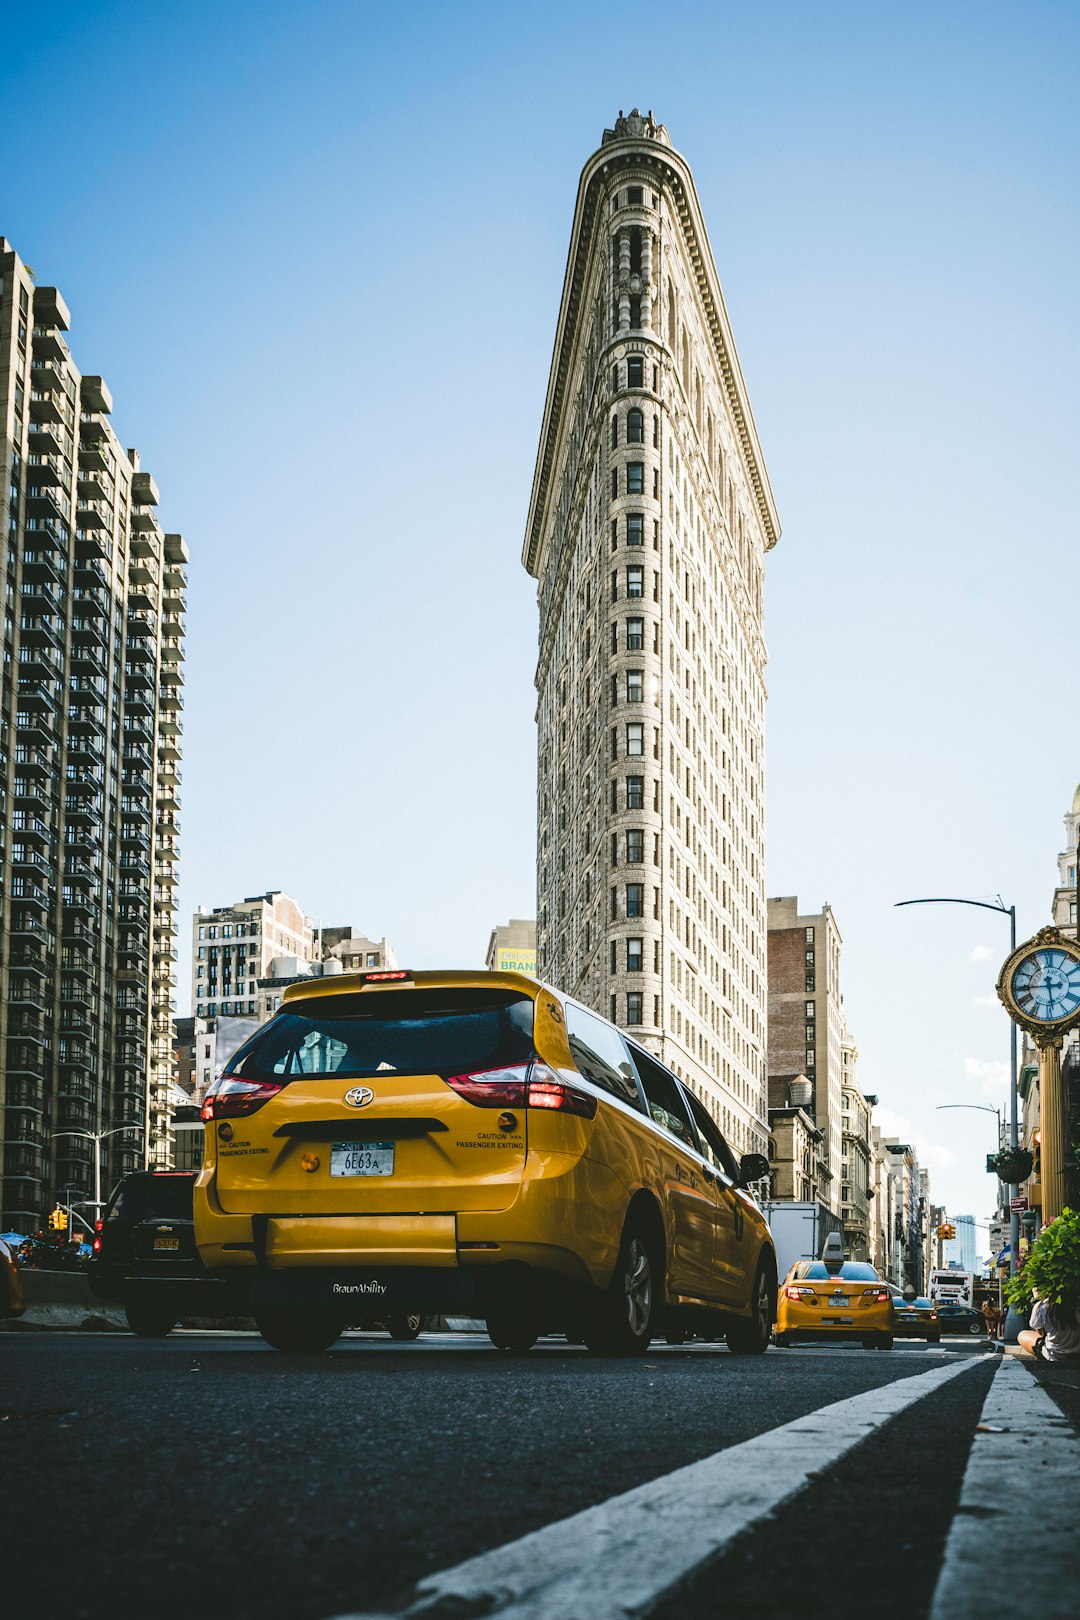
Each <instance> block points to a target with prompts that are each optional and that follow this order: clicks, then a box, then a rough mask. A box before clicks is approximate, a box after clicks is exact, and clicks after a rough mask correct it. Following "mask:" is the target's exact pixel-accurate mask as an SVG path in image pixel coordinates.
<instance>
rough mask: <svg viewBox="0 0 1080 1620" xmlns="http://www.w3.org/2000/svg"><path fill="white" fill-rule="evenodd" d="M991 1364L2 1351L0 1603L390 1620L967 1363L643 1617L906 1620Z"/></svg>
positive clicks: (256, 1346)
mask: <svg viewBox="0 0 1080 1620" xmlns="http://www.w3.org/2000/svg"><path fill="white" fill-rule="evenodd" d="M998 1359H999V1358H997V1357H995V1356H993V1355H991V1354H988V1353H987V1350H986V1346H985V1343H983V1342H981V1341H975V1342H971V1341H964V1340H951V1341H946V1345H945V1346H943V1347H941V1349H937V1348H936V1347H935V1348H930V1347H927V1346H925V1345H923V1344H922V1343H920V1342H918V1341H916V1342H911V1343H905V1344H902V1345H898V1346H897V1348H896V1349H895V1350H894V1351H892V1352H880V1351H874V1352H868V1351H863V1350H861V1349H859V1348H858V1347H851V1348H848V1347H837V1348H835V1349H831V1350H830V1349H825V1348H816V1347H815V1348H809V1347H807V1348H798V1349H794V1350H786V1351H777V1350H770V1351H769V1352H768V1353H767V1354H766V1355H765V1356H764V1357H762V1358H752V1357H751V1358H740V1357H733V1356H730V1355H729V1354H728V1353H727V1351H726V1350H725V1349H723V1348H718V1347H713V1346H693V1345H692V1346H686V1347H683V1348H672V1347H668V1346H664V1347H657V1348H656V1349H655V1350H654V1351H653V1352H652V1353H651V1354H650V1355H648V1356H647V1357H646V1358H645V1359H644V1360H642V1361H636V1362H626V1361H614V1360H596V1359H593V1358H591V1357H589V1356H587V1355H586V1354H585V1352H584V1351H582V1350H578V1349H571V1348H569V1347H567V1346H566V1345H564V1344H562V1343H561V1341H548V1342H545V1343H544V1344H542V1345H540V1346H539V1347H538V1348H537V1349H536V1350H535V1351H534V1352H532V1354H530V1355H529V1356H526V1357H516V1358H515V1357H504V1356H502V1355H500V1354H499V1353H498V1352H496V1351H495V1350H493V1349H492V1348H491V1347H490V1345H489V1344H488V1341H487V1339H486V1338H483V1337H469V1336H425V1338H423V1339H421V1340H420V1341H419V1342H418V1343H417V1344H415V1345H395V1344H391V1343H390V1342H389V1341H388V1340H387V1339H386V1338H385V1337H384V1336H381V1335H375V1334H366V1335H350V1336H348V1337H346V1338H345V1339H343V1340H342V1341H341V1342H340V1344H339V1346H338V1347H337V1348H336V1349H335V1350H334V1351H333V1352H331V1353H330V1354H329V1355H327V1356H324V1357H320V1358H314V1359H308V1358H291V1357H286V1356H282V1355H280V1354H278V1353H277V1352H274V1351H271V1350H269V1349H268V1348H266V1347H265V1346H264V1345H263V1343H262V1341H261V1340H260V1339H259V1338H257V1337H256V1336H253V1335H242V1334H212V1335H196V1334H186V1333H176V1334H174V1335H172V1336H171V1337H170V1338H168V1339H165V1340H160V1341H148V1340H138V1339H135V1338H133V1337H130V1336H128V1335H126V1334H101V1335H94V1334H61V1333H56V1334H46V1333H39V1334H31V1333H19V1334H16V1333H9V1334H4V1335H0V1478H2V1479H3V1481H4V1486H5V1488H4V1491H3V1501H4V1511H5V1521H6V1532H7V1534H6V1537H5V1542H6V1547H5V1557H4V1564H5V1566H6V1568H5V1571H4V1574H3V1577H2V1581H0V1585H2V1588H3V1590H4V1595H5V1598H6V1599H7V1600H8V1602H10V1603H11V1604H12V1607H11V1608H10V1609H9V1611H8V1612H11V1613H13V1614H18V1615H27V1616H30V1615H32V1616H34V1617H35V1620H37V1617H40V1620H52V1617H53V1616H55V1617H57V1620H60V1617H63V1620H97V1617H99V1616H102V1617H103V1616H109V1617H110V1620H116V1617H118V1616H119V1617H120V1620H126V1617H127V1616H136V1615H138V1616H142V1615H153V1616H155V1617H159V1620H172V1617H173V1616H177V1617H178V1616H180V1615H184V1616H188V1615H190V1614H191V1613H192V1612H196V1613H198V1614H199V1615H201V1616H202V1617H203V1620H248V1617H259V1620H278V1617H281V1620H286V1617H287V1620H328V1617H330V1616H335V1615H339V1614H343V1613H348V1612H357V1611H373V1610H380V1609H382V1610H385V1609H387V1608H393V1607H396V1606H399V1605H400V1604H403V1603H405V1601H406V1600H407V1599H408V1597H409V1594H410V1592H411V1589H412V1587H413V1585H414V1583H415V1582H417V1581H418V1580H419V1579H421V1578H422V1577H424V1576H427V1575H431V1574H433V1573H435V1572H437V1571H441V1570H445V1569H447V1568H448V1567H450V1566H453V1565H457V1564H459V1563H460V1562H461V1561H462V1560H464V1559H468V1558H471V1557H473V1556H474V1555H476V1554H478V1553H481V1552H484V1551H485V1550H487V1549H490V1548H495V1547H501V1546H502V1545H503V1544H504V1543H507V1542H511V1541H514V1540H515V1539H516V1538H518V1537H521V1536H523V1535H524V1534H526V1533H527V1532H529V1531H532V1530H536V1529H539V1528H540V1527H542V1526H544V1525H547V1524H548V1523H549V1522H551V1521H553V1520H558V1519H561V1518H565V1517H567V1516H569V1515H571V1514H575V1513H578V1512H579V1511H580V1510H582V1509H584V1508H588V1507H591V1506H592V1505H593V1504H596V1503H601V1502H605V1501H606V1500H607V1499H608V1498H610V1497H612V1496H614V1495H616V1494H617V1493H620V1492H623V1491H626V1490H628V1489H630V1488H631V1487H633V1486H638V1485H641V1484H642V1483H643V1482H646V1481H650V1480H656V1479H658V1477H659V1476H662V1475H666V1474H668V1473H669V1472H670V1471H672V1470H674V1469H678V1468H680V1467H682V1466H684V1465H686V1464H688V1463H693V1462H696V1461H697V1460H698V1459H701V1458H706V1457H709V1456H711V1455H712V1454H713V1453H716V1452H720V1451H723V1450H726V1449H728V1448H730V1447H732V1446H735V1445H738V1444H740V1443H741V1442H744V1441H748V1440H751V1439H754V1438H755V1437H757V1436H761V1435H765V1434H766V1433H768V1431H771V1430H775V1429H777V1428H778V1427H779V1426H780V1425H783V1424H787V1423H790V1422H791V1421H792V1420H794V1419H797V1418H802V1417H805V1416H807V1415H808V1414H812V1413H815V1412H818V1411H819V1410H820V1409H821V1408H822V1407H824V1406H827V1405H829V1404H830V1403H833V1402H837V1401H842V1400H845V1399H847V1398H849V1397H851V1396H854V1395H857V1394H860V1393H861V1392H864V1391H869V1390H874V1389H878V1388H880V1387H881V1386H884V1385H889V1384H892V1383H894V1382H895V1381H897V1380H904V1379H907V1378H911V1377H917V1376H918V1375H919V1374H923V1373H926V1372H927V1371H928V1370H929V1369H932V1368H945V1367H947V1366H949V1365H956V1364H957V1363H958V1362H960V1361H964V1362H968V1361H973V1362H974V1363H975V1365H972V1366H970V1368H969V1369H968V1370H967V1371H965V1372H964V1373H963V1375H962V1376H958V1377H956V1378H953V1379H951V1380H950V1381H949V1382H947V1383H945V1384H944V1385H942V1386H941V1387H940V1388H937V1389H935V1390H934V1391H933V1392H932V1393H929V1394H927V1395H926V1397H925V1398H924V1399H920V1400H918V1401H917V1402H916V1403H915V1404H914V1405H912V1406H909V1407H908V1408H907V1410H906V1411H904V1412H901V1413H900V1414H899V1415H898V1416H896V1417H895V1418H893V1419H892V1420H891V1421H889V1422H888V1423H886V1424H885V1425H884V1426H883V1427H881V1428H880V1429H878V1430H877V1431H876V1432H874V1433H873V1434H872V1435H871V1436H870V1438H868V1439H866V1440H865V1441H864V1442H863V1443H862V1444H860V1445H859V1446H857V1447H856V1448H855V1449H854V1450H853V1451H851V1452H849V1453H848V1454H847V1455H846V1456H845V1457H843V1458H842V1459H841V1460H840V1461H839V1463H838V1464H837V1466H836V1467H835V1468H832V1469H829V1470H828V1471H827V1472H826V1473H825V1474H824V1475H823V1477H822V1478H821V1479H820V1480H819V1481H816V1482H815V1483H814V1485H813V1486H812V1488H811V1489H810V1490H808V1491H806V1492H804V1493H803V1494H802V1495H801V1496H798V1497H796V1498H795V1500H794V1501H792V1502H791V1503H789V1504H787V1505H785V1507H784V1508H783V1509H782V1511H780V1512H779V1513H778V1514H777V1515H776V1516H775V1517H774V1518H772V1519H770V1520H766V1521H765V1522H763V1523H761V1524H759V1525H757V1526H756V1527H755V1528H753V1529H752V1530H751V1531H749V1532H748V1533H747V1534H746V1535H745V1536H743V1537H742V1538H741V1539H740V1540H739V1541H738V1542H737V1543H736V1544H735V1545H734V1546H733V1547H732V1548H731V1550H730V1551H728V1552H727V1553H726V1554H725V1556H724V1558H723V1559H722V1560H721V1561H720V1563H719V1564H716V1563H714V1564H713V1565H711V1566H710V1568H709V1570H708V1573H707V1575H705V1574H702V1573H701V1572H699V1573H698V1575H697V1577H696V1578H695V1579H694V1580H692V1581H690V1582H688V1583H687V1585H686V1587H685V1589H684V1590H683V1591H682V1592H681V1593H680V1595H679V1599H678V1602H677V1603H668V1604H667V1606H666V1607H663V1608H661V1609H660V1610H659V1611H658V1612H659V1613H660V1614H662V1615H663V1616H664V1620H675V1617H676V1615H678V1617H679V1620H696V1617H697V1616H699V1615H700V1616H701V1617H702V1620H704V1617H705V1616H709V1617H712V1616H714V1615H716V1614H718V1613H720V1612H722V1613H723V1614H724V1616H725V1617H738V1616H742V1615H744V1614H745V1615H747V1616H750V1615H753V1616H754V1617H755V1620H762V1617H763V1616H773V1615H775V1616H777V1617H779V1616H790V1615H793V1614H799V1615H816V1614H818V1613H820V1614H825V1613H828V1614H830V1615H831V1616H833V1617H834V1620H844V1617H846V1616H847V1615H849V1614H850V1615H851V1616H853V1617H854V1616H855V1615H859V1616H862V1615H864V1614H865V1613H866V1612H867V1606H868V1602H869V1603H870V1607H871V1608H872V1610H873V1612H874V1614H875V1616H876V1620H890V1617H891V1616H893V1615H894V1614H895V1615H896V1616H897V1617H898V1620H899V1617H900V1616H901V1615H902V1616H903V1617H904V1620H915V1617H917V1616H919V1615H920V1614H924V1613H925V1612H926V1606H927V1604H928V1603H929V1596H930V1593H931V1591H932V1589H933V1583H934V1579H935V1576H936V1571H937V1569H938V1567H939V1565H940V1561H941V1555H942V1548H943V1545H944V1539H945V1535H946V1533H947V1531H948V1527H949V1524H950V1521H951V1518H952V1516H953V1513H954V1510H955V1507H956V1503H957V1500H958V1497H959V1492H960V1486H961V1481H962V1479H963V1475H964V1469H965V1465H966V1462H967V1456H968V1452H969V1450H970V1446H971V1437H972V1433H973V1430H974V1428H975V1425H976V1424H977V1422H978V1421H979V1412H980V1410H981V1406H982V1402H983V1399H984V1398H985V1396H986V1392H987V1390H988V1388H989V1386H990V1382H991V1379H992V1377H993V1374H994V1371H995V1368H996V1366H997V1364H998ZM838 1548H839V1549H840V1555H839V1558H838ZM837 1560H838V1561H837ZM811 1568H812V1569H813V1571H814V1573H813V1575H812V1577H808V1574H807V1571H808V1570H809V1569H811ZM830 1568H831V1569H832V1570H834V1571H835V1570H836V1569H838V1568H839V1569H842V1571H843V1577H842V1579H836V1578H833V1577H831V1576H829V1575H828V1574H827V1572H828V1570H829V1569H830ZM721 1593H722V1601H718V1594H721ZM871 1597H872V1601H870V1600H871ZM552 1620H573V1617H570V1616H559V1617H556V1616H554V1615H553V1616H552ZM582 1620H586V1617H584V1616H583V1617H582Z"/></svg>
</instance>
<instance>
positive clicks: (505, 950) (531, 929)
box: [484, 917, 536, 973]
mask: <svg viewBox="0 0 1080 1620" xmlns="http://www.w3.org/2000/svg"><path fill="white" fill-rule="evenodd" d="M484 966H485V967H486V968H487V970H488V972H489V973H491V972H495V971H497V970H499V969H502V970H503V971H504V972H505V971H507V970H512V971H516V972H519V973H535V972H536V923H535V921H534V920H533V919H532V918H522V917H511V919H510V921H509V922H508V923H500V924H499V925H498V926H496V927H495V928H493V929H492V930H491V937H490V939H489V940H488V948H487V956H486V957H485V958H484Z"/></svg>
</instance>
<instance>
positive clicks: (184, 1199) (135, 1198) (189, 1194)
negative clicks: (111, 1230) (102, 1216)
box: [108, 1175, 195, 1221]
mask: <svg viewBox="0 0 1080 1620" xmlns="http://www.w3.org/2000/svg"><path fill="white" fill-rule="evenodd" d="M194 1189H195V1177H194V1176H185V1175H170V1176H153V1175H151V1176H129V1177H127V1178H125V1180H123V1181H122V1182H121V1183H120V1185H119V1186H118V1187H117V1189H116V1191H115V1192H114V1193H113V1195H112V1201H111V1202H110V1204H109V1209H108V1219H109V1220H110V1221H112V1220H117V1221H145V1220H148V1219H149V1218H150V1217H151V1216H162V1217H163V1218H164V1219H166V1220H174V1221H182V1220H185V1219H186V1220H190V1219H191V1211H192V1203H193V1199H194Z"/></svg>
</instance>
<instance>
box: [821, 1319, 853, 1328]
mask: <svg viewBox="0 0 1080 1620" xmlns="http://www.w3.org/2000/svg"><path fill="white" fill-rule="evenodd" d="M821 1320H822V1322H823V1323H824V1324H825V1326H826V1327H847V1326H848V1325H849V1324H850V1323H851V1322H852V1321H853V1320H854V1318H853V1317H850V1316H823V1317H822V1318H821Z"/></svg>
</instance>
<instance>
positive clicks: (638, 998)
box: [626, 990, 645, 1024]
mask: <svg viewBox="0 0 1080 1620" xmlns="http://www.w3.org/2000/svg"><path fill="white" fill-rule="evenodd" d="M644 999H645V998H644V996H643V995H642V994H641V991H640V990H628V991H627V993H626V1022H627V1024H640V1023H641V1022H642V1004H643V1002H644Z"/></svg>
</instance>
